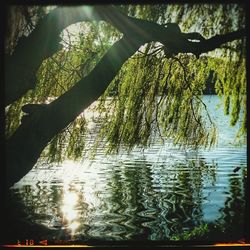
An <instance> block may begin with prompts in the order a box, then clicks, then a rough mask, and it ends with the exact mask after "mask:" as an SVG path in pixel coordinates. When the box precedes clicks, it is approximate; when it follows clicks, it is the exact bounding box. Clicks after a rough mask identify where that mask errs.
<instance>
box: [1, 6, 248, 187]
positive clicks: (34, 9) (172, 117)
mask: <svg viewBox="0 0 250 250" xmlns="http://www.w3.org/2000/svg"><path fill="white" fill-rule="evenodd" d="M8 13H9V15H7V17H8V18H9V19H8V20H9V22H8V20H7V25H8V29H7V30H8V33H7V37H6V55H5V104H6V137H7V142H6V165H7V166H6V170H7V185H8V186H11V185H13V184H14V183H15V182H16V181H18V180H19V179H20V178H21V177H23V176H24V175H25V174H26V173H28V171H29V170H30V169H31V168H32V167H33V166H34V165H35V164H36V162H37V160H38V159H39V157H40V156H41V155H43V156H46V157H49V158H50V159H53V160H63V157H68V158H73V159H77V158H79V157H81V155H82V153H83V150H84V147H85V141H84V136H83V135H84V134H86V130H87V126H86V123H87V121H86V119H85V117H84V113H83V111H84V110H85V109H86V108H88V107H89V106H90V105H91V104H92V103H93V102H95V101H96V100H99V104H98V105H97V106H96V109H97V110H98V112H99V114H101V119H100V120H101V121H102V122H101V125H100V128H99V130H98V133H99V134H98V136H97V138H96V145H100V144H101V143H105V147H106V148H107V152H114V151H116V152H118V151H119V149H120V148H121V147H124V148H125V149H132V148H133V147H134V146H135V145H141V146H143V147H146V146H148V145H150V142H151V141H152V140H153V137H154V135H155V133H156V132H157V131H158V133H160V135H161V136H162V138H170V139H171V140H172V141H173V143H175V144H178V145H181V146H188V147H195V148H197V147H201V146H204V147H209V146H212V145H214V144H215V142H216V127H215V125H214V123H213V121H212V119H211V117H210V115H209V113H208V112H207V110H206V105H205V104H204V103H203V101H202V95H203V92H204V90H205V89H206V85H207V84H209V83H210V82H211V79H210V78H211V72H213V74H212V78H214V79H215V80H214V81H215V91H216V93H217V94H218V95H219V96H223V98H224V100H225V114H229V113H231V124H232V125H235V124H236V123H237V122H238V121H239V117H240V112H241V111H242V110H243V113H244V114H243V117H244V119H243V120H241V123H242V126H241V130H240V133H241V134H244V133H245V132H246V73H245V58H246V52H245V29H244V28H245V27H244V25H245V12H244V6H241V5H238V4H224V5H217V4H216V5H215V4H213V5H207V4H206V5H204V4H196V5H131V6H130V5H121V6H110V5H104V6H101V5H93V6H72V7H69V6H67V7H63V6H61V7H50V8H46V7H41V6H40V7H39V6H9V8H8ZM13 20H14V21H13ZM75 23H77V25H78V27H80V28H79V29H77V30H78V34H77V35H73V34H71V33H72V31H71V33H70V29H67V27H69V26H70V25H71V24H75ZM71 30H76V28H75V29H71ZM73 38H76V39H75V40H74V39H73ZM213 76H214V77H213ZM209 79H210V80H209ZM111 95H112V98H111V100H110V98H109V99H107V98H108V97H110V96H111ZM107 100H109V101H107ZM204 111H205V112H204ZM204 114H205V115H204ZM206 116H207V117H206Z"/></svg>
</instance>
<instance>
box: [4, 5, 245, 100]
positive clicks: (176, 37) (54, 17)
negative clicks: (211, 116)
mask: <svg viewBox="0 0 250 250" xmlns="http://www.w3.org/2000/svg"><path fill="white" fill-rule="evenodd" d="M93 20H95V21H100V20H104V21H106V22H109V23H110V24H111V25H113V26H114V27H116V28H117V29H118V30H119V31H120V32H121V33H123V34H124V36H127V37H130V38H133V40H131V42H132V41H133V42H134V43H138V42H139V43H141V44H144V43H148V42H152V41H157V42H161V43H162V44H164V45H165V47H166V48H167V51H169V52H170V56H171V55H172V54H177V53H187V52H190V53H193V54H195V55H197V56H198V55H200V54H201V53H204V52H208V51H211V50H213V49H215V48H217V47H219V46H220V45H221V44H223V43H226V42H228V41H232V40H235V39H239V38H240V37H242V36H243V35H244V32H243V31H236V32H232V33H229V34H226V35H222V36H215V37H213V38H210V39H208V40H204V39H202V36H201V35H199V33H187V34H185V33H181V32H180V31H179V30H178V29H173V28H171V27H172V26H169V25H168V26H167V27H164V26H163V25H159V24H157V23H154V22H150V21H146V20H141V19H138V18H133V17H129V16H127V15H125V14H124V13H122V12H121V11H119V10H118V9H117V8H115V7H113V6H108V5H105V6H102V5H96V6H84V7H79V6H76V7H58V8H56V9H54V10H53V11H51V13H49V14H48V15H47V16H46V17H45V18H44V19H43V20H41V21H40V22H39V23H38V25H37V27H36V28H35V30H33V31H32V32H31V34H30V35H29V36H28V37H27V38H23V39H21V41H20V42H19V43H18V45H17V47H16V48H15V51H14V53H13V54H12V55H11V56H6V62H5V92H6V93H5V98H6V100H5V104H6V105H9V104H10V103H12V102H13V101H16V100H17V99H19V98H20V97H21V96H23V95H24V94H25V93H26V92H27V91H28V90H30V89H32V88H34V87H35V84H36V73H37V70H38V68H39V67H40V65H41V63H42V62H43V61H44V60H45V59H46V58H48V57H50V56H52V55H53V54H54V53H55V52H57V51H58V50H59V49H60V48H61V45H60V37H59V35H60V33H61V31H62V30H63V29H64V28H66V27H68V26H69V25H71V24H73V23H76V22H80V21H93ZM177 26H178V25H177ZM188 39H198V40H200V42H199V43H198V42H192V41H189V40H188ZM13 72H15V73H14V74H13Z"/></svg>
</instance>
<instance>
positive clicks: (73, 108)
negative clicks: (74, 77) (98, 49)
mask: <svg viewBox="0 0 250 250" xmlns="http://www.w3.org/2000/svg"><path fill="white" fill-rule="evenodd" d="M140 46H141V43H138V44H135V43H134V42H133V43H131V41H130V40H129V39H128V38H125V37H124V38H122V39H121V40H119V41H118V42H116V43H115V44H114V45H113V46H112V47H111V48H110V49H109V51H108V52H107V53H106V54H105V56H104V57H103V58H102V59H101V61H100V62H99V63H98V64H97V66H96V67H95V68H94V70H93V71H92V72H91V73H90V74H89V75H88V76H87V77H85V78H83V79H82V80H80V81H79V82H77V83H76V84H75V85H74V86H73V87H72V88H71V89H70V90H69V91H67V92H66V93H65V94H63V95H62V96H60V97H59V98H58V99H56V100H55V101H53V102H52V103H50V104H49V105H46V106H43V107H41V108H38V107H36V106H35V105H34V108H35V109H34V108H32V106H31V105H27V106H24V108H23V110H24V111H26V112H28V113H30V115H29V116H28V117H27V118H26V119H25V120H24V122H23V123H22V124H21V125H20V126H19V128H18V129H17V130H16V131H15V133H14V134H13V135H12V136H11V137H10V138H9V139H8V140H7V143H6V164H7V168H6V170H7V184H8V186H11V185H13V184H14V183H15V182H16V181H18V180H19V179H20V178H22V177H23V176H24V175H25V174H26V173H28V172H29V171H30V170H31V168H32V167H33V166H34V164H35V163H36V161H37V159H38V158H39V156H40V154H41V152H42V150H43V149H44V148H45V147H46V145H47V144H48V142H49V141H50V140H51V139H52V138H53V137H54V135H56V134H57V133H59V132H60V131H61V130H62V129H64V128H65V127H67V125H68V124H70V123H71V122H72V121H73V120H74V119H75V118H76V117H77V116H78V115H79V114H81V113H82V111H83V110H84V109H85V108H87V107H88V106H89V105H90V104H91V103H92V102H94V101H95V100H96V99H98V97H99V96H100V95H102V93H103V92H104V91H105V90H106V88H107V86H108V85H109V83H110V82H111V81H112V79H113V78H114V77H115V76H116V74H117V73H118V71H119V70H120V68H121V67H122V65H123V63H124V62H125V61H126V60H127V59H128V58H129V57H131V56H132V55H133V54H134V53H135V52H136V51H137V50H138V49H139V47H140ZM31 109H32V110H31ZM31 111H33V112H31ZM13 155H15V157H13ZM13 173H14V174H13Z"/></svg>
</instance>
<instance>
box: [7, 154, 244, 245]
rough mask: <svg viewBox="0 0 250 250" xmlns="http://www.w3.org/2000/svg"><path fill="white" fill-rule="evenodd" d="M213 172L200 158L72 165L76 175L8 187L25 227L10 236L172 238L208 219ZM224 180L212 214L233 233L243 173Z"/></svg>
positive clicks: (241, 201) (239, 225) (241, 199)
mask: <svg viewBox="0 0 250 250" xmlns="http://www.w3.org/2000/svg"><path fill="white" fill-rule="evenodd" d="M217 167H218V166H217V165H216V164H213V165H207V164H206V162H205V161H204V159H202V158H201V157H198V155H197V154H195V155H193V156H192V157H191V156H189V157H188V158H187V160H186V162H184V163H183V162H182V163H176V164H173V165H169V164H167V163H164V162H161V163H157V164H156V163H152V162H148V161H147V160H146V159H145V158H144V157H143V156H142V157H140V158H139V159H137V160H134V161H133V162H130V161H120V162H116V164H113V165H112V164H108V163H103V164H102V165H98V166H90V167H88V168H84V167H81V168H79V169H78V170H77V168H75V170H76V171H75V173H74V175H73V177H69V176H68V178H67V175H66V174H64V175H62V177H63V176H65V177H64V178H61V179H56V180H54V181H49V182H48V183H45V182H36V183H35V184H36V185H27V183H26V185H22V184H20V185H19V188H17V189H13V190H12V196H13V197H14V198H13V200H14V199H15V205H14V206H12V209H13V207H14V208H15V207H16V209H17V210H19V213H18V215H17V216H19V218H18V221H19V223H21V224H25V223H26V228H25V230H26V234H24V231H23V230H20V231H18V230H17V231H16V232H15V239H16V238H24V237H26V236H27V235H28V237H29V238H39V239H41V237H45V238H46V239H49V240H55V239H64V240H81V241H85V240H89V239H101V240H169V239H170V238H171V237H172V236H175V235H179V234H183V233H184V232H189V231H190V230H192V229H194V228H195V227H198V226H200V225H203V224H204V223H211V221H206V219H205V215H206V214H205V213H206V210H204V202H205V201H206V199H207V198H208V194H207V193H206V192H204V190H206V189H211V190H213V189H214V190H215V188H216V187H217V186H216V185H218V183H217ZM72 169H73V167H72V168H71V169H69V173H70V174H72V172H71V171H72ZM34 171H39V169H37V170H34ZM50 171H53V170H50ZM65 173H66V172H65ZM70 174H69V175H70ZM228 176H229V177H228V178H229V184H230V185H229V187H227V188H226V190H225V191H224V193H225V197H227V199H226V200H225V206H224V207H223V208H221V209H220V210H218V211H217V212H216V210H215V211H214V212H213V213H218V214H217V217H218V219H217V220H214V221H213V222H212V223H215V224H218V225H228V230H229V231H230V230H231V229H233V228H234V227H236V228H241V229H242V224H243V219H242V215H243V214H244V207H245V203H244V187H243V184H241V183H242V176H241V175H240V174H239V173H236V174H233V175H232V174H228ZM236 177H237V178H236ZM45 179H46V178H45ZM31 183H32V181H31ZM13 202H14V201H13ZM213 202H214V201H213V200H211V204H210V205H212V204H214V203H213ZM17 203H18V204H23V205H22V207H20V206H19V208H18V206H16V204H17ZM21 211H22V213H23V214H22V213H21ZM13 213H14V212H13ZM236 213H237V214H238V215H239V217H238V216H237V215H236ZM27 223H28V225H27ZM41 225H43V226H44V227H43V228H41ZM32 228H35V230H33V229H32ZM38 232H39V233H38ZM232 232H234V231H232ZM238 232H239V231H238ZM228 235H230V233H229V234H227V237H228ZM210 236H211V237H215V236H214V235H213V234H211V235H210ZM211 240H212V239H211Z"/></svg>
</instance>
